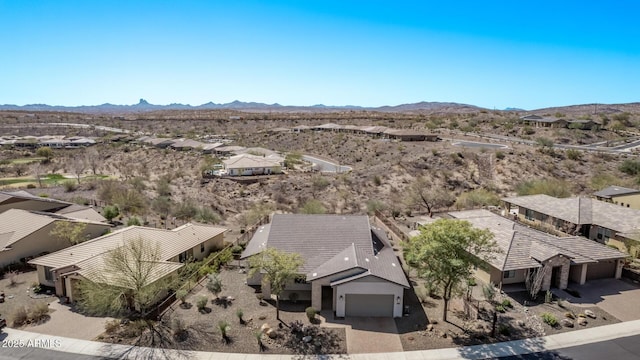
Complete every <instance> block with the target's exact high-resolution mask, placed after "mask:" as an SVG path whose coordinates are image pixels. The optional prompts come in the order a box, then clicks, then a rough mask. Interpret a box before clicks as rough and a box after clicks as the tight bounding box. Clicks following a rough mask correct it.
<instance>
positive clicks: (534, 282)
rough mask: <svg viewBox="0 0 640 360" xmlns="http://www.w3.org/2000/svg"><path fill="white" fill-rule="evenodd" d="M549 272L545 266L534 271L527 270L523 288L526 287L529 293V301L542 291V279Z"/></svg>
mask: <svg viewBox="0 0 640 360" xmlns="http://www.w3.org/2000/svg"><path fill="white" fill-rule="evenodd" d="M548 272H549V268H548V267H547V266H542V267H539V268H537V269H535V270H529V274H528V275H527V277H526V278H525V281H524V283H525V286H526V287H527V292H528V293H529V297H530V298H531V300H535V299H536V298H537V297H538V294H539V293H540V290H542V283H543V282H544V278H545V277H546V275H547V273H548Z"/></svg>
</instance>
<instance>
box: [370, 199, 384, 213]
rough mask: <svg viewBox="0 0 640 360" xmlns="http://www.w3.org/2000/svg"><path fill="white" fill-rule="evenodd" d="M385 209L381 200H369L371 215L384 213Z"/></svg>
mask: <svg viewBox="0 0 640 360" xmlns="http://www.w3.org/2000/svg"><path fill="white" fill-rule="evenodd" d="M384 209H385V205H384V203H383V202H382V201H379V200H374V199H371V200H367V212H368V213H370V214H373V213H375V212H376V211H382V210H384Z"/></svg>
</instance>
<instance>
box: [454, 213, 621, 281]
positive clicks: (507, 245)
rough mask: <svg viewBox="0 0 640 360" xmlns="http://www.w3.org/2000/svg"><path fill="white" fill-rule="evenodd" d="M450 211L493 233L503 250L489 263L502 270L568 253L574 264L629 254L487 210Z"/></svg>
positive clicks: (514, 268)
mask: <svg viewBox="0 0 640 360" xmlns="http://www.w3.org/2000/svg"><path fill="white" fill-rule="evenodd" d="M449 215H451V216H452V217H454V218H456V219H460V220H466V221H469V222H470V223H471V224H472V225H473V226H474V227H476V228H479V229H488V230H489V231H491V232H492V233H493V235H494V240H495V241H496V243H497V245H498V247H499V248H500V250H501V252H500V253H498V254H495V255H494V256H493V258H492V259H491V260H490V261H489V263H490V264H491V265H493V266H494V267H496V268H497V269H499V270H501V271H508V270H518V269H527V268H533V267H540V262H542V261H545V260H547V259H550V258H552V257H554V256H556V255H565V256H568V257H570V258H571V260H572V263H574V264H582V263H592V262H597V261H599V260H608V259H622V258H625V257H626V256H627V255H626V254H624V253H622V252H620V251H617V250H615V249H612V248H609V247H608V246H605V245H602V244H600V243H597V242H595V241H592V240H589V239H586V238H583V237H579V236H572V237H563V238H561V237H557V236H554V235H550V234H547V233H544V232H541V231H538V230H534V229H531V228H529V227H527V226H524V225H521V224H519V223H516V222H514V221H511V220H509V219H506V218H503V217H502V216H499V215H496V214H494V213H492V212H490V211H488V210H467V211H458V212H451V213H449Z"/></svg>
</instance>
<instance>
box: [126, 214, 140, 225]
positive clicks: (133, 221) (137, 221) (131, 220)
mask: <svg viewBox="0 0 640 360" xmlns="http://www.w3.org/2000/svg"><path fill="white" fill-rule="evenodd" d="M140 225H142V224H141V223H140V219H138V217H137V216H132V217H130V218H129V219H127V226H140Z"/></svg>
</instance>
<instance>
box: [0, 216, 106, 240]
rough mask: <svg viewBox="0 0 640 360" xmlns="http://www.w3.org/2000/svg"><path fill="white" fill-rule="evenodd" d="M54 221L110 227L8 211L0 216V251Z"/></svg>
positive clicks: (99, 223)
mask: <svg viewBox="0 0 640 360" xmlns="http://www.w3.org/2000/svg"><path fill="white" fill-rule="evenodd" d="M56 221H68V222H74V223H86V224H96V225H102V226H104V227H105V229H107V228H109V227H110V225H109V224H105V223H101V222H97V221H91V220H85V219H76V218H72V217H67V216H64V215H57V214H51V213H46V212H40V211H27V210H21V209H9V210H7V211H5V212H3V213H1V214H0V234H2V236H0V249H6V248H8V247H10V246H11V245H12V244H15V243H16V242H18V241H20V240H22V239H23V238H24V237H25V236H27V235H29V234H32V233H34V232H36V231H38V230H40V229H42V228H43V227H45V226H47V225H49V224H51V223H53V222H56Z"/></svg>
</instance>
